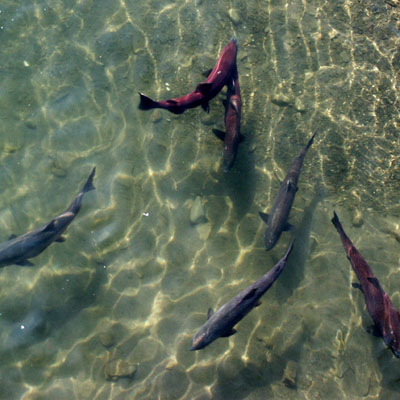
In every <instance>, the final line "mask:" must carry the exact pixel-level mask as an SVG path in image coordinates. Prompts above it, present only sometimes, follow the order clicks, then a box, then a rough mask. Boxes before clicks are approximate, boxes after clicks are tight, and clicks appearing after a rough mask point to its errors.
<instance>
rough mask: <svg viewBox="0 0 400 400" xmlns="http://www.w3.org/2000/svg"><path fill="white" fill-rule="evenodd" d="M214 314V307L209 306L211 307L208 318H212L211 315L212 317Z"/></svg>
mask: <svg viewBox="0 0 400 400" xmlns="http://www.w3.org/2000/svg"><path fill="white" fill-rule="evenodd" d="M213 314H214V311H213V309H212V308H209V309H208V312H207V319H210V317H211V316H212V315H213Z"/></svg>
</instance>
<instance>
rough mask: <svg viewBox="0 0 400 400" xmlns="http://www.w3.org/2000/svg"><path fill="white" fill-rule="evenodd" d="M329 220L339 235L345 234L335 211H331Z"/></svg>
mask: <svg viewBox="0 0 400 400" xmlns="http://www.w3.org/2000/svg"><path fill="white" fill-rule="evenodd" d="M331 222H332V224H333V225H334V227H335V228H336V230H337V231H338V232H339V234H340V235H342V234H344V235H345V233H344V230H343V227H342V224H341V222H340V220H339V217H338V215H337V214H336V211H334V212H333V218H332V219H331Z"/></svg>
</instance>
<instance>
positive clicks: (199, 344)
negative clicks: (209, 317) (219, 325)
mask: <svg viewBox="0 0 400 400" xmlns="http://www.w3.org/2000/svg"><path fill="white" fill-rule="evenodd" d="M207 328H208V327H207V326H204V325H203V326H202V327H201V328H200V329H199V330H198V332H197V333H196V334H195V335H194V336H193V339H192V345H191V346H190V350H191V351H194V350H201V349H204V347H206V346H208V345H209V344H210V343H211V342H213V341H214V340H215V339H217V336H215V335H213V334H212V332H210V331H209V330H208V329H207Z"/></svg>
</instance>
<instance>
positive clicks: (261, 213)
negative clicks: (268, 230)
mask: <svg viewBox="0 0 400 400" xmlns="http://www.w3.org/2000/svg"><path fill="white" fill-rule="evenodd" d="M259 214H260V217H261V219H262V220H263V221H264V222H265V223H266V224H267V223H268V218H269V215H268V214H265V213H263V212H261V211H259Z"/></svg>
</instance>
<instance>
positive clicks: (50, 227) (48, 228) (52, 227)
mask: <svg viewBox="0 0 400 400" xmlns="http://www.w3.org/2000/svg"><path fill="white" fill-rule="evenodd" d="M55 230H56V226H55V223H54V219H52V220H51V221H50V222H49V223H48V224H47V225H46V226H44V227H43V229H42V232H51V231H55Z"/></svg>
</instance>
